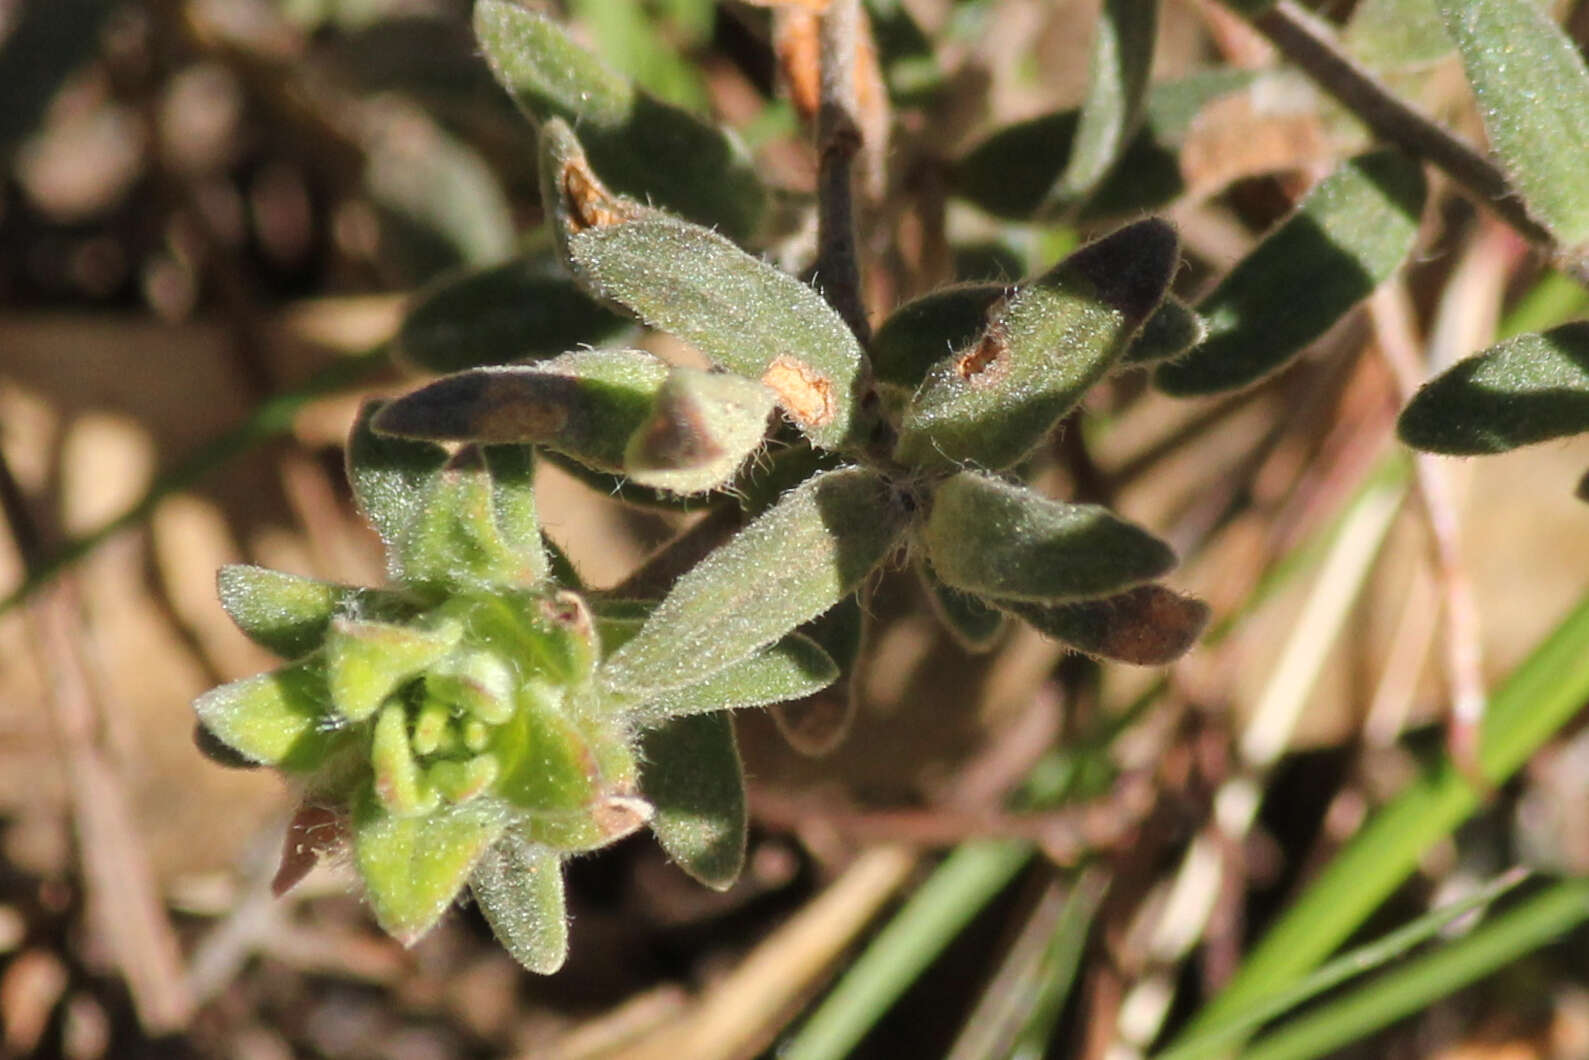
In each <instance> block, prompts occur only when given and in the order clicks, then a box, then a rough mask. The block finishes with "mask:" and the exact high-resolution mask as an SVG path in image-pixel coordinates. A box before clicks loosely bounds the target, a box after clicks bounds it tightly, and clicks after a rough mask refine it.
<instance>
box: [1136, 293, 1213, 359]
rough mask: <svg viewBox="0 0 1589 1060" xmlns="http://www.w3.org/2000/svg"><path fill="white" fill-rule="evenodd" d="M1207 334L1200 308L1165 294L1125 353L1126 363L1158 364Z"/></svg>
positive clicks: (1191, 345) (1183, 351) (1181, 351)
mask: <svg viewBox="0 0 1589 1060" xmlns="http://www.w3.org/2000/svg"><path fill="white" fill-rule="evenodd" d="M1207 336H1208V325H1207V324H1205V323H1204V322H1203V318H1202V317H1201V316H1199V315H1198V313H1197V311H1196V310H1195V309H1193V308H1192V307H1191V306H1189V305H1187V304H1186V303H1185V302H1183V301H1181V300H1180V299H1179V298H1177V297H1175V296H1174V295H1173V294H1172V295H1166V296H1165V298H1164V301H1162V302H1160V303H1159V308H1157V309H1155V310H1154V311H1153V315H1152V316H1150V317H1148V321H1147V323H1146V324H1143V325H1142V330H1141V331H1139V332H1137V337H1136V338H1134V339H1132V340H1131V346H1130V347H1129V348H1128V349H1127V350H1126V352H1125V356H1123V357H1121V358H1120V363H1121V364H1122V365H1124V366H1131V365H1147V364H1156V363H1158V362H1159V361H1168V360H1171V359H1173V358H1176V357H1179V356H1180V355H1181V354H1183V353H1185V352H1186V351H1187V350H1189V349H1191V348H1192V347H1194V346H1196V345H1197V344H1198V343H1200V342H1202V341H1203V339H1204V338H1206V337H1207Z"/></svg>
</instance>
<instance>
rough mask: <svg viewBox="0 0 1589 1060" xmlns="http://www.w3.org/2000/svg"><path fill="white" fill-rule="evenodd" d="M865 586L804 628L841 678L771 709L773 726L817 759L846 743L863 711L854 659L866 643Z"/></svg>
mask: <svg viewBox="0 0 1589 1060" xmlns="http://www.w3.org/2000/svg"><path fill="white" fill-rule="evenodd" d="M865 593H866V588H865V587H862V588H861V589H860V590H859V591H857V592H854V593H851V594H850V595H849V596H846V597H845V598H844V599H843V600H840V601H839V602H838V603H837V604H835V605H833V606H832V607H831V608H829V609H828V610H827V611H826V612H825V613H823V614H821V615H818V616H817V617H816V618H814V619H812V620H811V621H810V622H807V623H806V624H805V625H803V626H801V627H800V630H801V633H803V634H804V635H805V636H807V637H810V638H811V640H812V641H813V642H815V643H816V644H817V645H819V646H820V647H821V648H822V650H823V651H824V652H825V653H826V654H827V655H828V657H829V658H831V659H832V660H833V662H834V665H835V669H836V671H837V673H838V674H839V675H840V676H841V678H842V679H841V680H838V681H836V682H834V683H833V684H832V685H829V686H828V687H827V688H824V689H821V690H820V691H813V692H811V693H809V694H807V695H805V696H803V697H801V698H799V699H795V698H792V697H791V698H790V699H788V700H786V701H784V702H782V703H774V704H772V706H771V707H770V708H769V709H768V713H769V714H771V715H772V720H773V724H775V725H776V726H778V732H779V733H780V734H781V735H782V736H783V738H784V739H785V740H787V741H788V742H789V746H790V747H793V748H794V749H795V750H796V751H798V752H800V753H801V754H803V755H809V756H811V757H813V758H815V757H820V756H822V755H825V754H827V753H829V752H830V751H832V750H833V749H834V748H836V747H838V745H839V744H840V743H841V742H842V741H843V739H844V737H845V735H846V734H847V733H848V732H849V731H850V725H851V723H852V722H854V720H855V711H856V709H857V707H858V705H859V704H858V702H857V692H856V688H855V673H856V670H855V661H856V659H858V658H859V657H860V654H861V648H862V646H863V645H864V644H865V641H866V632H867V628H866V627H867V621H868V617H867V613H866V608H865V607H864V606H863V605H862V603H861V597H862V596H863V595H865Z"/></svg>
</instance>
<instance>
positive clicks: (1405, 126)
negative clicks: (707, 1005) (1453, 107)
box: [1252, 0, 1589, 284]
mask: <svg viewBox="0 0 1589 1060" xmlns="http://www.w3.org/2000/svg"><path fill="white" fill-rule="evenodd" d="M1252 23H1253V25H1254V26H1255V27H1256V28H1257V29H1258V32H1260V33H1262V34H1263V35H1264V36H1265V37H1267V38H1269V40H1270V41H1271V42H1272V43H1273V44H1274V45H1275V47H1277V48H1279V49H1280V52H1281V54H1283V55H1284V56H1285V57H1286V58H1287V59H1288V60H1290V61H1291V62H1293V63H1295V64H1296V65H1297V66H1298V67H1300V68H1301V70H1302V71H1303V73H1305V74H1307V75H1308V76H1309V77H1311V78H1312V79H1313V80H1314V81H1316V82H1317V83H1318V84H1319V86H1320V87H1321V88H1323V89H1324V90H1325V91H1326V92H1328V93H1329V94H1330V95H1332V96H1334V97H1335V98H1336V99H1337V100H1339V101H1340V102H1341V103H1342V104H1343V105H1344V106H1345V107H1346V108H1347V109H1348V110H1350V111H1351V112H1352V113H1353V114H1355V115H1357V117H1358V118H1359V119H1360V120H1361V121H1362V122H1363V123H1364V124H1365V125H1367V126H1368V127H1369V128H1370V129H1372V130H1373V132H1374V134H1375V135H1376V136H1379V137H1380V138H1381V139H1384V140H1387V141H1389V142H1390V143H1392V144H1395V145H1396V146H1398V147H1400V148H1402V149H1403V150H1406V151H1408V152H1410V153H1411V154H1414V155H1417V156H1418V157H1419V158H1422V159H1424V160H1425V161H1427V162H1430V163H1432V164H1434V165H1435V166H1438V167H1439V168H1440V169H1442V170H1444V171H1445V173H1446V174H1447V175H1448V176H1450V177H1451V178H1452V179H1453V180H1455V181H1456V182H1457V183H1458V184H1461V185H1462V186H1463V187H1465V188H1467V190H1468V191H1469V192H1471V193H1472V194H1473V196H1474V197H1475V198H1477V199H1478V200H1479V202H1481V203H1483V204H1484V205H1485V206H1488V207H1489V208H1490V209H1491V210H1492V211H1494V212H1495V214H1496V216H1498V217H1500V218H1501V219H1502V220H1504V221H1505V222H1506V223H1507V224H1509V225H1511V226H1512V227H1513V228H1515V229H1516V230H1517V231H1518V232H1520V233H1521V234H1522V235H1523V236H1524V237H1526V238H1527V239H1528V240H1529V241H1530V242H1532V243H1536V244H1538V245H1540V246H1541V247H1544V248H1546V249H1547V250H1548V251H1549V253H1550V254H1551V256H1552V258H1553V259H1554V260H1555V263H1556V264H1557V266H1558V267H1560V268H1561V269H1563V270H1564V271H1566V272H1569V273H1571V274H1572V275H1573V276H1574V277H1576V278H1577V279H1578V280H1580V281H1582V282H1584V283H1586V284H1589V260H1586V259H1584V258H1582V257H1579V256H1577V255H1575V254H1573V253H1571V252H1570V251H1569V250H1568V249H1567V248H1563V247H1561V246H1559V245H1558V244H1557V243H1556V241H1555V239H1554V238H1553V237H1552V236H1551V234H1550V233H1549V232H1548V231H1546V230H1545V228H1543V227H1542V226H1541V225H1540V224H1539V222H1537V221H1535V220H1534V219H1533V218H1532V217H1530V216H1529V213H1528V207H1527V206H1526V205H1525V204H1524V202H1523V199H1522V197H1521V196H1520V195H1519V194H1518V193H1517V190H1516V189H1515V188H1513V187H1512V184H1511V182H1510V181H1509V180H1507V179H1506V175H1505V174H1504V173H1502V172H1501V171H1500V170H1499V169H1497V168H1496V167H1495V166H1494V165H1493V164H1491V163H1490V162H1489V160H1487V159H1486V158H1484V157H1483V156H1482V155H1480V154H1479V153H1478V152H1477V151H1475V150H1473V148H1471V147H1469V146H1467V145H1466V144H1464V143H1462V142H1461V141H1460V140H1458V139H1456V138H1455V137H1454V136H1452V135H1451V134H1450V133H1449V132H1447V131H1446V130H1445V129H1442V128H1441V127H1440V126H1439V125H1437V124H1435V123H1434V122H1432V121H1430V120H1429V119H1428V118H1426V117H1424V116H1423V115H1422V114H1419V113H1418V112H1417V111H1416V110H1414V109H1413V108H1412V107H1410V106H1408V105H1407V104H1406V103H1404V102H1403V101H1402V100H1400V99H1398V98H1397V97H1396V96H1395V95H1394V94H1393V93H1392V92H1391V91H1390V90H1389V89H1388V88H1386V87H1385V86H1384V85H1382V84H1380V82H1379V80H1378V79H1377V78H1375V76H1374V75H1373V74H1372V73H1371V72H1370V71H1369V70H1368V69H1367V68H1366V67H1364V66H1362V65H1361V64H1359V63H1358V62H1357V61H1356V60H1355V59H1353V58H1351V57H1350V56H1349V55H1347V54H1346V53H1345V52H1344V51H1342V50H1341V48H1340V46H1339V45H1338V44H1337V43H1336V42H1335V40H1334V36H1333V34H1332V33H1331V32H1330V30H1329V29H1328V28H1327V27H1326V26H1325V25H1324V24H1323V23H1321V22H1320V21H1319V20H1318V19H1317V18H1315V17H1314V16H1312V15H1310V14H1308V13H1307V12H1306V11H1303V10H1302V9H1301V8H1299V7H1297V6H1296V5H1294V4H1292V3H1290V2H1289V0H1281V2H1280V3H1277V4H1275V5H1273V6H1272V7H1269V8H1268V9H1266V10H1265V11H1264V12H1263V13H1262V14H1260V15H1257V16H1255V17H1254V18H1253V20H1252Z"/></svg>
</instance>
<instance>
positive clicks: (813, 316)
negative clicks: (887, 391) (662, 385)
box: [543, 155, 867, 448]
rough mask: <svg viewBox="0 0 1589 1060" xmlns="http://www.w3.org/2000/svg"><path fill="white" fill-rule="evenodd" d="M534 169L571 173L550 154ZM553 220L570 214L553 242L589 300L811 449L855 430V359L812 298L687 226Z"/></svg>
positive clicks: (596, 218) (606, 211)
mask: <svg viewBox="0 0 1589 1060" xmlns="http://www.w3.org/2000/svg"><path fill="white" fill-rule="evenodd" d="M543 162H544V164H546V165H553V166H555V165H562V166H564V167H565V170H566V172H567V173H569V174H573V173H579V172H580V170H579V169H578V168H577V167H575V166H573V165H572V164H571V163H568V162H567V161H563V162H559V161H558V160H557V159H556V158H555V157H553V156H550V155H548V156H546V157H545V159H544V160H543ZM544 182H545V181H544V178H543V183H544ZM558 183H559V184H560V185H561V186H563V187H565V188H566V187H567V185H568V181H567V179H566V178H565V179H564V180H561V181H559V182H558ZM605 202H606V200H599V203H605ZM564 212H565V213H566V214H568V215H569V216H574V217H575V218H576V219H575V221H574V227H573V228H571V229H570V230H569V231H567V232H565V234H564V239H565V246H566V248H567V253H568V255H569V263H570V269H571V271H572V272H573V274H574V276H575V278H576V279H577V280H579V281H580V282H581V283H583V284H584V285H585V286H586V287H587V289H589V290H590V292H591V293H592V294H594V295H596V296H597V297H599V298H604V299H607V300H610V301H612V302H615V303H617V304H619V305H621V306H624V307H625V308H627V309H628V310H630V311H631V312H633V313H634V314H635V315H636V316H638V317H639V318H640V319H641V320H643V321H644V322H645V323H646V324H648V325H650V326H651V327H654V328H658V329H660V330H663V331H667V332H670V333H672V334H674V335H677V336H678V337H680V338H682V339H684V340H686V341H687V342H689V343H690V344H691V345H693V346H695V347H696V348H697V349H699V350H700V351H701V352H702V353H704V354H706V356H707V357H709V358H711V359H712V361H713V362H714V363H715V364H717V365H719V366H721V367H723V368H727V369H729V370H730V371H733V372H737V373H739V374H740V375H742V376H745V377H747V378H750V379H759V380H760V381H761V382H762V383H764V384H765V385H766V386H767V387H769V388H770V389H771V390H772V391H773V392H774V393H775V394H777V395H778V400H779V403H780V404H781V405H782V406H783V409H784V411H785V412H786V413H787V414H788V416H789V417H790V419H792V420H793V421H794V422H795V424H796V425H797V426H798V427H800V429H801V430H802V431H804V432H805V433H806V435H807V436H809V437H810V438H811V440H812V441H813V442H815V443H817V444H818V445H822V446H825V447H827V448H835V447H837V446H839V445H841V444H843V443H844V442H845V441H847V440H850V439H851V438H852V436H854V435H855V434H856V433H857V432H858V431H859V430H860V427H859V425H858V424H857V422H856V421H857V418H858V417H857V411H858V407H859V402H860V399H861V397H862V396H863V391H864V388H865V385H866V382H867V380H866V359H865V357H864V356H863V355H862V353H861V347H860V344H859V343H858V342H857V341H856V338H855V336H854V335H853V334H852V333H851V332H850V329H849V328H848V327H846V326H845V324H844V321H843V320H842V319H840V317H839V316H838V314H837V313H835V312H834V311H833V310H832V309H831V308H830V307H829V306H828V304H827V302H825V301H823V299H822V296H821V295H819V294H818V293H817V292H816V291H814V290H813V289H811V288H810V287H808V286H807V285H805V284H803V283H801V282H800V281H799V280H797V279H796V278H794V277H793V276H790V275H788V274H787V273H784V272H781V271H779V270H778V269H775V268H773V267H772V266H771V265H768V264H766V263H765V262H762V261H759V260H757V259H756V258H753V257H751V256H750V255H749V254H746V253H745V252H744V251H743V250H740V249H739V248H738V247H736V246H735V245H734V244H733V243H731V242H729V241H728V240H727V239H725V238H723V237H722V236H721V235H718V234H717V233H716V232H713V231H711V230H709V229H706V228H702V227H701V226H699V225H695V224H691V223H690V222H688V221H682V220H679V219H677V218H673V217H668V216H666V215H663V214H659V213H657V212H655V211H646V212H642V213H639V214H635V213H633V212H631V211H627V210H623V209H615V208H614V209H610V208H609V207H608V206H606V205H599V206H598V208H595V209H589V208H585V207H582V206H581V205H580V204H579V203H575V204H573V205H572V206H569V207H568V208H567V209H566V210H565V211H564Z"/></svg>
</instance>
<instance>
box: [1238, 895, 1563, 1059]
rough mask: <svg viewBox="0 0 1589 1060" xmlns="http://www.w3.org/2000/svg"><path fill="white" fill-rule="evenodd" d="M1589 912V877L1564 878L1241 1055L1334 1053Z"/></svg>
mask: <svg viewBox="0 0 1589 1060" xmlns="http://www.w3.org/2000/svg"><path fill="white" fill-rule="evenodd" d="M1585 920H1589V880H1563V881H1561V882H1560V883H1557V884H1556V885H1555V886H1553V887H1550V888H1548V889H1546V890H1544V891H1541V892H1540V893H1539V894H1536V895H1534V896H1533V897H1532V898H1529V899H1528V900H1527V901H1525V902H1524V903H1523V904H1522V905H1520V906H1518V907H1517V908H1516V909H1513V910H1511V911H1510V912H1507V913H1505V914H1503V915H1501V916H1498V917H1496V918H1495V919H1494V920H1493V921H1491V922H1490V923H1488V924H1485V925H1484V926H1482V927H1480V928H1478V929H1476V930H1475V931H1474V932H1473V933H1472V934H1470V935H1468V936H1467V937H1466V938H1464V939H1461V940H1459V941H1456V942H1453V943H1451V944H1450V945H1448V946H1445V947H1443V948H1441V949H1439V950H1437V951H1435V952H1434V953H1431V954H1429V955H1427V956H1424V957H1420V958H1418V959H1417V960H1414V961H1410V962H1408V964H1407V965H1406V967H1404V968H1400V969H1398V970H1397V971H1394V972H1391V973H1388V974H1386V975H1383V976H1381V977H1379V978H1378V979H1375V980H1374V981H1373V982H1370V983H1365V984H1363V985H1362V986H1361V987H1359V988H1357V989H1356V990H1354V991H1352V992H1351V993H1350V994H1348V995H1347V996H1345V997H1343V998H1341V999H1339V1000H1338V1001H1334V1002H1331V1003H1330V1004H1327V1005H1324V1006H1323V1007H1321V1008H1319V1009H1318V1010H1317V1011H1315V1012H1312V1013H1309V1014H1308V1015H1307V1016H1305V1017H1303V1018H1301V1019H1299V1020H1296V1021H1295V1022H1293V1023H1291V1024H1290V1025H1288V1026H1286V1027H1284V1028H1282V1029H1281V1030H1279V1031H1277V1032H1276V1033H1274V1034H1272V1035H1270V1036H1269V1037H1267V1038H1264V1039H1263V1040H1261V1041H1259V1042H1258V1043H1257V1044H1255V1045H1254V1046H1253V1047H1252V1048H1251V1049H1249V1050H1248V1051H1247V1052H1245V1053H1243V1054H1242V1056H1243V1060H1308V1058H1310V1057H1315V1056H1326V1055H1331V1054H1333V1053H1334V1052H1335V1051H1336V1050H1337V1049H1339V1048H1341V1047H1342V1046H1343V1045H1346V1044H1347V1043H1349V1042H1353V1041H1357V1040H1358V1039H1360V1038H1364V1037H1366V1036H1367V1035H1369V1034H1372V1033H1374V1032H1375V1031H1377V1030H1380V1029H1381V1028H1383V1027H1387V1026H1389V1025H1390V1024H1392V1023H1394V1022H1396V1021H1397V1020H1399V1019H1402V1018H1404V1017H1406V1016H1410V1015H1413V1014H1414V1013H1416V1012H1418V1011H1420V1010H1421V1009H1423V1008H1425V1007H1427V1006H1428V1005H1429V1004H1430V1003H1431V1002H1434V1001H1436V1000H1438V999H1440V998H1442V997H1445V996H1446V995H1447V994H1450V993H1452V992H1454V991H1456V990H1459V989H1461V988H1462V987H1464V986H1466V985H1468V984H1469V983H1472V982H1474V981H1476V980H1478V979H1481V978H1483V977H1484V976H1486V975H1489V974H1490V973H1491V972H1495V971H1497V970H1499V969H1501V968H1504V967H1506V966H1507V965H1508V964H1510V963H1512V962H1513V961H1515V960H1517V959H1518V958H1520V957H1522V956H1523V955H1524V954H1527V953H1530V952H1532V951H1533V950H1536V949H1538V948H1539V947H1541V946H1544V945H1547V944H1549V943H1550V942H1551V941H1552V940H1554V939H1557V938H1560V937H1561V936H1562V935H1563V934H1565V933H1566V932H1568V931H1570V930H1572V929H1573V928H1574V927H1577V926H1578V925H1579V924H1582V923H1583V922H1584V921H1585Z"/></svg>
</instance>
